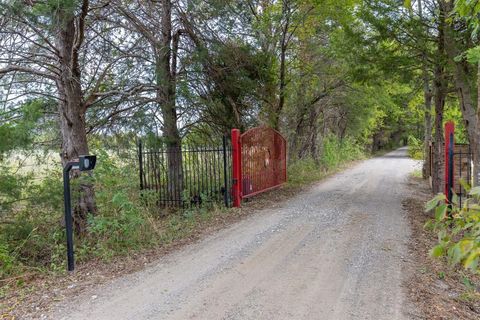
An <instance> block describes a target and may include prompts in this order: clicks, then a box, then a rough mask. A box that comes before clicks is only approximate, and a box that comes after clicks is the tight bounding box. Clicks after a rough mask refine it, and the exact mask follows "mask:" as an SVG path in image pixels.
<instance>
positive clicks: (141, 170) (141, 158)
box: [138, 140, 143, 190]
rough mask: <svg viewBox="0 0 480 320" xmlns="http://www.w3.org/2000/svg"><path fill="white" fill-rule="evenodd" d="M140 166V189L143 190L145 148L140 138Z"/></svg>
mask: <svg viewBox="0 0 480 320" xmlns="http://www.w3.org/2000/svg"><path fill="white" fill-rule="evenodd" d="M138 166H139V167H140V190H143V148H142V140H138Z"/></svg>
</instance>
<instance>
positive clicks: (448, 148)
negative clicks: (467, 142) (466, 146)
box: [445, 121, 455, 202]
mask: <svg viewBox="0 0 480 320" xmlns="http://www.w3.org/2000/svg"><path fill="white" fill-rule="evenodd" d="M454 133H455V124H454V123H453V121H448V122H447V123H446V124H445V197H446V198H447V201H448V202H450V201H451V196H450V195H451V192H452V190H451V188H453V177H454V175H453V167H454V165H453V163H450V153H452V154H453V152H454V147H455V138H454ZM452 161H453V157H452ZM450 184H451V185H450Z"/></svg>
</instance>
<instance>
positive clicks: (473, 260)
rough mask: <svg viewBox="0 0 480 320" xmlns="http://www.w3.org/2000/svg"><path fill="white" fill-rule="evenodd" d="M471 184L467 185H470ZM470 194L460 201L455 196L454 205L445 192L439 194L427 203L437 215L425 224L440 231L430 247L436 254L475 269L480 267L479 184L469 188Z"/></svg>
mask: <svg viewBox="0 0 480 320" xmlns="http://www.w3.org/2000/svg"><path fill="white" fill-rule="evenodd" d="M467 188H468V186H467ZM469 195H470V197H471V198H469V199H466V200H464V201H463V204H462V206H460V205H459V203H458V197H457V196H454V197H453V199H452V204H451V206H448V205H447V204H445V196H444V195H443V194H439V195H437V196H436V197H435V198H433V199H432V200H431V201H429V202H428V203H427V206H426V209H427V211H430V210H433V209H434V210H435V211H434V212H435V218H434V219H432V220H429V221H428V222H427V224H426V225H425V226H426V227H427V228H430V229H432V230H434V231H435V232H436V233H437V235H438V244H437V245H436V246H435V247H434V248H432V250H431V251H430V253H431V255H432V256H434V257H443V256H445V257H446V258H447V259H448V261H449V263H450V264H452V265H457V264H461V265H463V267H464V268H465V269H469V270H471V271H472V272H474V273H478V272H479V271H480V268H479V258H480V187H475V188H473V189H471V190H470V191H469Z"/></svg>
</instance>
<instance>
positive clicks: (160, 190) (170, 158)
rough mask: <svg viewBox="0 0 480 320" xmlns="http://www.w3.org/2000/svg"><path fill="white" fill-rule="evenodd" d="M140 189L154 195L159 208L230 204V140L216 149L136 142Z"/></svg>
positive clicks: (212, 147) (224, 141)
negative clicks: (169, 146)
mask: <svg viewBox="0 0 480 320" xmlns="http://www.w3.org/2000/svg"><path fill="white" fill-rule="evenodd" d="M138 162H139V167H140V189H141V190H150V191H152V192H154V193H156V195H157V199H158V200H157V203H158V205H159V206H161V207H177V208H186V207H191V206H199V205H202V204H205V203H207V202H218V203H223V204H224V205H225V206H227V207H229V206H230V202H231V181H232V176H231V172H232V169H231V166H232V149H231V144H230V141H229V139H227V138H226V137H224V138H223V143H222V144H220V145H217V146H215V145H214V146H191V145H183V146H182V147H180V148H167V146H166V145H165V144H159V145H154V146H148V144H145V143H143V142H142V141H140V142H139V143H138Z"/></svg>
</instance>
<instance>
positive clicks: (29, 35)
mask: <svg viewBox="0 0 480 320" xmlns="http://www.w3.org/2000/svg"><path fill="white" fill-rule="evenodd" d="M479 12H480V4H478V3H477V2H476V1H470V0H459V1H456V2H455V3H453V2H451V1H447V0H416V1H405V2H403V1H397V0H379V1H360V0H281V1H280V0H238V1H237V0H235V1H230V0H176V1H173V0H161V1H123V0H112V1H108V0H96V1H89V0H63V1H58V0H44V1H18V0H3V1H1V2H0V229H1V230H0V277H4V276H8V275H11V274H12V273H14V271H13V270H14V269H15V268H17V266H19V265H22V266H24V267H26V268H31V267H35V268H38V267H41V268H51V269H55V268H58V264H60V263H61V262H62V261H63V260H62V259H63V256H61V255H62V254H63V253H62V252H63V251H62V250H63V249H64V245H63V242H64V238H63V237H64V235H63V232H62V228H61V216H62V203H63V202H62V198H61V197H62V193H61V174H60V172H61V168H62V164H65V163H67V162H68V161H71V160H72V159H75V158H77V157H78V156H79V155H82V154H89V153H97V154H98V155H99V160H98V161H99V163H98V165H99V168H98V170H97V171H96V172H95V173H94V174H90V175H84V177H82V178H78V179H75V180H76V184H75V186H74V188H75V193H74V195H75V196H74V199H73V200H74V219H75V225H76V231H77V236H79V237H82V239H83V240H82V242H81V247H80V248H81V249H79V251H82V250H83V251H84V252H85V253H84V258H83V259H87V257H88V256H89V255H90V254H91V252H92V251H93V252H96V253H95V254H98V255H100V256H104V255H113V254H116V253H117V252H124V251H128V250H129V249H130V248H132V247H135V248H138V247H143V246H145V245H146V244H149V245H150V244H155V243H156V241H158V239H159V237H160V238H162V236H158V234H157V233H156V231H155V224H154V223H151V221H152V219H156V218H158V217H164V216H165V215H166V213H165V212H163V211H162V210H161V209H159V208H157V207H156V206H155V199H153V198H152V197H149V196H148V194H146V195H145V194H144V195H143V200H140V196H139V194H140V192H139V188H138V183H137V177H138V163H137V162H136V161H137V158H136V145H137V141H138V140H139V139H144V140H145V141H150V142H151V143H154V142H155V143H159V142H160V143H162V144H164V145H165V146H166V148H167V149H166V150H167V151H169V153H168V155H170V156H169V157H168V161H167V163H168V174H169V179H171V180H174V181H180V183H175V184H172V188H175V190H170V191H169V192H172V193H175V194H179V195H180V194H183V192H184V191H185V190H184V189H185V188H184V185H183V183H181V182H182V181H183V177H182V172H183V171H182V169H181V168H182V165H183V164H182V161H184V159H183V158H182V156H181V154H182V153H181V152H179V151H180V150H181V148H182V144H186V143H188V144H189V145H190V146H191V145H215V144H221V141H222V137H223V136H224V135H225V134H228V133H229V132H230V130H231V129H232V128H239V129H241V130H246V129H248V128H252V127H255V126H259V125H266V126H270V127H272V128H274V129H277V130H279V131H280V132H282V134H283V135H284V136H285V137H287V140H288V161H289V164H290V170H299V171H298V172H300V171H302V168H304V169H305V168H308V170H320V169H321V168H323V169H328V168H332V167H335V166H337V165H338V163H340V162H343V161H348V160H352V159H355V158H358V157H361V156H362V154H365V153H367V154H369V153H375V152H378V151H381V150H388V149H391V148H394V147H397V146H400V145H402V144H405V143H406V142H407V141H408V142H409V144H410V145H411V147H412V148H417V149H418V150H420V154H427V151H428V149H427V148H428V145H429V143H430V142H432V141H433V142H435V144H434V145H435V146H436V147H435V150H434V153H435V154H436V155H437V156H436V157H435V159H436V161H435V162H434V163H433V170H432V172H433V181H434V186H436V187H435V192H440V191H441V190H442V187H441V186H440V183H439V181H440V174H441V173H440V172H441V170H440V168H441V166H442V162H441V161H442V160H441V159H442V157H441V156H439V155H440V154H441V153H442V149H441V147H442V143H443V124H444V122H445V121H446V120H454V121H455V122H456V125H457V132H459V134H458V135H457V142H465V143H470V145H471V148H472V152H473V162H474V164H475V165H474V168H475V173H474V178H475V179H474V180H478V177H479V174H480V171H479V170H480V169H479V168H480V148H478V145H479V143H480V128H479V126H480V122H479V121H480V112H479V111H478V107H477V106H478V97H479V94H478V92H479V91H478V90H480V86H479V85H478V84H477V74H478V73H479V72H480V69H479V66H480V64H479V63H478V62H479V60H480V49H479V47H477V45H478V40H479V35H478V29H479V20H478V14H479ZM58 153H59V154H60V156H59V157H58V156H56V155H57V154H58ZM319 168H320V169H319ZM308 170H307V171H308ZM304 171H305V170H304ZM75 177H77V176H75ZM435 181H437V183H435ZM475 184H477V185H478V181H475ZM169 188H170V187H169ZM145 199H146V200H145ZM152 235H156V236H155V237H153V236H152ZM33 239H35V241H34V240H33ZM99 239H102V240H101V241H100V240H99ZM126 239H128V241H127V240H126ZM162 239H163V238H162ZM125 242H127V243H125ZM119 243H121V246H122V247H121V248H120V249H119V248H118V246H119ZM82 248H83V249H82ZM80 259H82V255H81V254H80ZM17 270H18V268H17Z"/></svg>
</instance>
